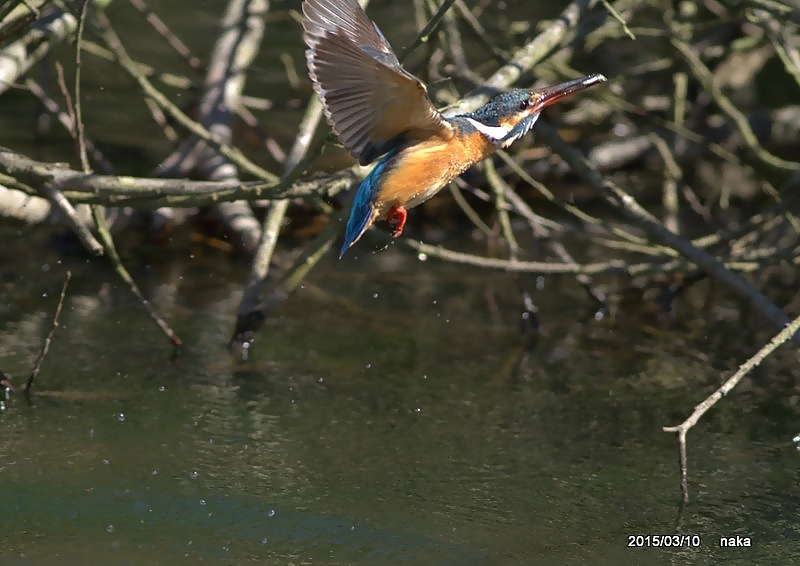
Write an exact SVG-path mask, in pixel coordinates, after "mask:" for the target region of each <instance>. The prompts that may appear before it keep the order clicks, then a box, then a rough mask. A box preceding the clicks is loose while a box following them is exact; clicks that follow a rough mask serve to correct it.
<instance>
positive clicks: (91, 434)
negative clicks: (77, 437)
mask: <svg viewBox="0 0 800 566" xmlns="http://www.w3.org/2000/svg"><path fill="white" fill-rule="evenodd" d="M89 438H94V429H93V428H90V429H89Z"/></svg>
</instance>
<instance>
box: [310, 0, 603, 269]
mask: <svg viewBox="0 0 800 566" xmlns="http://www.w3.org/2000/svg"><path fill="white" fill-rule="evenodd" d="M303 15H304V19H303V38H304V40H305V43H306V45H307V46H308V49H307V50H306V63H307V65H308V74H309V77H310V78H311V82H312V83H313V86H314V91H315V92H316V93H317V95H318V96H319V98H320V100H321V101H322V106H323V110H324V113H325V117H326V118H327V120H328V123H329V124H330V125H331V128H332V129H333V131H334V132H335V133H336V135H337V136H338V138H339V140H340V141H341V143H342V145H343V146H344V147H345V149H347V150H348V151H349V152H350V153H351V155H353V157H355V158H356V159H357V160H358V162H359V163H360V164H361V165H368V164H370V163H372V162H373V161H375V160H377V163H376V164H375V166H374V167H373V169H372V171H371V172H370V173H369V174H368V175H367V177H366V178H365V179H364V181H363V182H362V183H361V185H360V186H359V188H358V191H357V192H356V195H355V198H354V200H353V204H352V208H351V210H350V218H349V219H348V222H347V228H346V230H345V238H344V244H343V245H342V249H341V251H340V253H339V257H340V258H341V257H342V256H343V255H344V253H345V252H346V251H347V250H348V249H349V248H350V247H351V246H352V245H353V244H355V243H356V242H357V241H358V240H359V239H360V238H361V237H362V236H363V235H364V232H366V231H367V229H368V228H369V227H370V226H372V224H373V223H374V222H375V221H376V220H378V219H386V221H387V222H389V223H390V224H392V225H393V231H392V236H394V237H397V236H399V235H400V234H401V233H402V232H403V227H404V226H405V223H406V217H407V214H408V213H407V210H408V209H409V208H412V207H415V206H417V205H419V204H421V203H423V202H425V201H426V200H428V199H429V198H431V197H432V196H433V195H435V194H436V193H437V192H439V191H440V190H441V189H442V188H444V187H446V186H447V184H448V183H450V182H451V181H452V180H453V179H455V178H456V177H458V176H459V175H461V173H463V172H464V171H466V170H467V169H469V168H470V167H471V166H472V165H474V164H475V163H477V162H479V161H481V160H482V159H484V158H485V157H487V156H488V155H491V154H492V153H493V152H494V151H496V150H497V149H502V148H507V147H508V146H510V145H511V144H512V143H514V142H515V141H517V140H518V139H520V138H521V137H523V136H524V135H525V134H526V133H528V132H529V131H530V130H531V128H532V127H533V125H534V124H535V123H536V120H537V119H538V118H539V115H540V113H541V112H542V110H544V109H545V108H547V107H548V106H550V105H551V104H554V103H556V102H559V101H561V100H563V99H565V98H567V97H568V96H571V95H573V94H575V93H577V92H580V91H583V90H585V89H587V88H589V87H591V86H594V85H597V84H599V83H602V82H605V80H606V77H604V76H603V75H601V74H593V75H588V76H585V77H582V78H579V79H575V80H571V81H567V82H564V83H560V84H557V85H554V86H549V87H545V88H538V89H520V88H516V89H511V90H508V91H505V92H502V93H500V94H497V95H495V96H494V97H493V98H491V99H490V100H489V101H488V102H487V103H486V104H485V105H484V106H482V107H481V108H479V109H478V110H476V111H475V112H471V113H469V114H461V115H458V116H453V117H445V116H443V115H442V114H441V113H440V112H439V111H438V110H437V109H436V107H435V106H434V105H433V102H432V101H431V99H430V98H429V96H428V91H427V88H426V87H425V85H424V84H423V83H422V81H420V80H419V79H418V78H416V77H415V76H413V75H411V74H410V73H408V72H407V71H406V70H405V69H403V67H402V66H401V65H400V62H399V61H398V60H397V56H396V55H395V53H394V51H393V50H392V48H391V46H390V45H389V43H388V42H387V41H386V38H384V36H383V34H382V33H381V31H380V30H379V29H378V26H376V25H375V24H374V22H373V21H372V20H370V18H369V16H367V14H366V12H364V10H363V8H361V6H360V5H359V4H358V2H357V0H305V2H303Z"/></svg>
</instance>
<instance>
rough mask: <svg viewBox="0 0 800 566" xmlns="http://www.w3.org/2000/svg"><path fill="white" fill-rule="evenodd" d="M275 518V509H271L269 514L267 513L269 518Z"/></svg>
mask: <svg viewBox="0 0 800 566" xmlns="http://www.w3.org/2000/svg"><path fill="white" fill-rule="evenodd" d="M274 516H275V509H270V510H269V513H267V517H274Z"/></svg>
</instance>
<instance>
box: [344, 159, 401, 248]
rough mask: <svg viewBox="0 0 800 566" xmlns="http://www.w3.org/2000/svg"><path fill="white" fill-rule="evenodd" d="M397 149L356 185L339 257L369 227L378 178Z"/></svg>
mask: <svg viewBox="0 0 800 566" xmlns="http://www.w3.org/2000/svg"><path fill="white" fill-rule="evenodd" d="M398 150H399V148H395V149H393V150H392V151H390V152H389V153H387V154H386V155H384V156H383V157H382V158H381V160H380V161H378V163H377V164H376V165H375V167H374V168H373V169H372V171H370V172H369V175H367V176H366V178H365V179H364V180H363V181H362V182H361V185H360V186H359V187H358V191H357V192H356V196H355V198H354V199H353V206H352V208H350V218H349V219H348V220H347V229H346V230H345V232H344V244H343V245H342V249H341V251H340V252H339V257H340V258H341V257H342V256H343V255H344V252H346V251H347V249H348V248H349V247H350V246H352V245H353V244H354V243H355V241H356V240H358V239H359V238H360V237H361V235H362V234H363V233H364V231H365V230H366V229H367V228H368V227H369V221H370V219H371V218H372V207H373V204H374V203H375V197H376V196H377V194H378V190H379V189H380V183H379V181H380V178H381V176H382V175H383V173H384V172H385V171H384V170H385V169H386V165H387V163H388V162H389V160H390V159H391V158H392V157H394V156H395V155H396V154H397V152H398Z"/></svg>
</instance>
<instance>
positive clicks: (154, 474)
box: [150, 470, 158, 476]
mask: <svg viewBox="0 0 800 566" xmlns="http://www.w3.org/2000/svg"><path fill="white" fill-rule="evenodd" d="M150 475H153V476H157V475H158V470H153V471H152V473H151V474H150Z"/></svg>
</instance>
